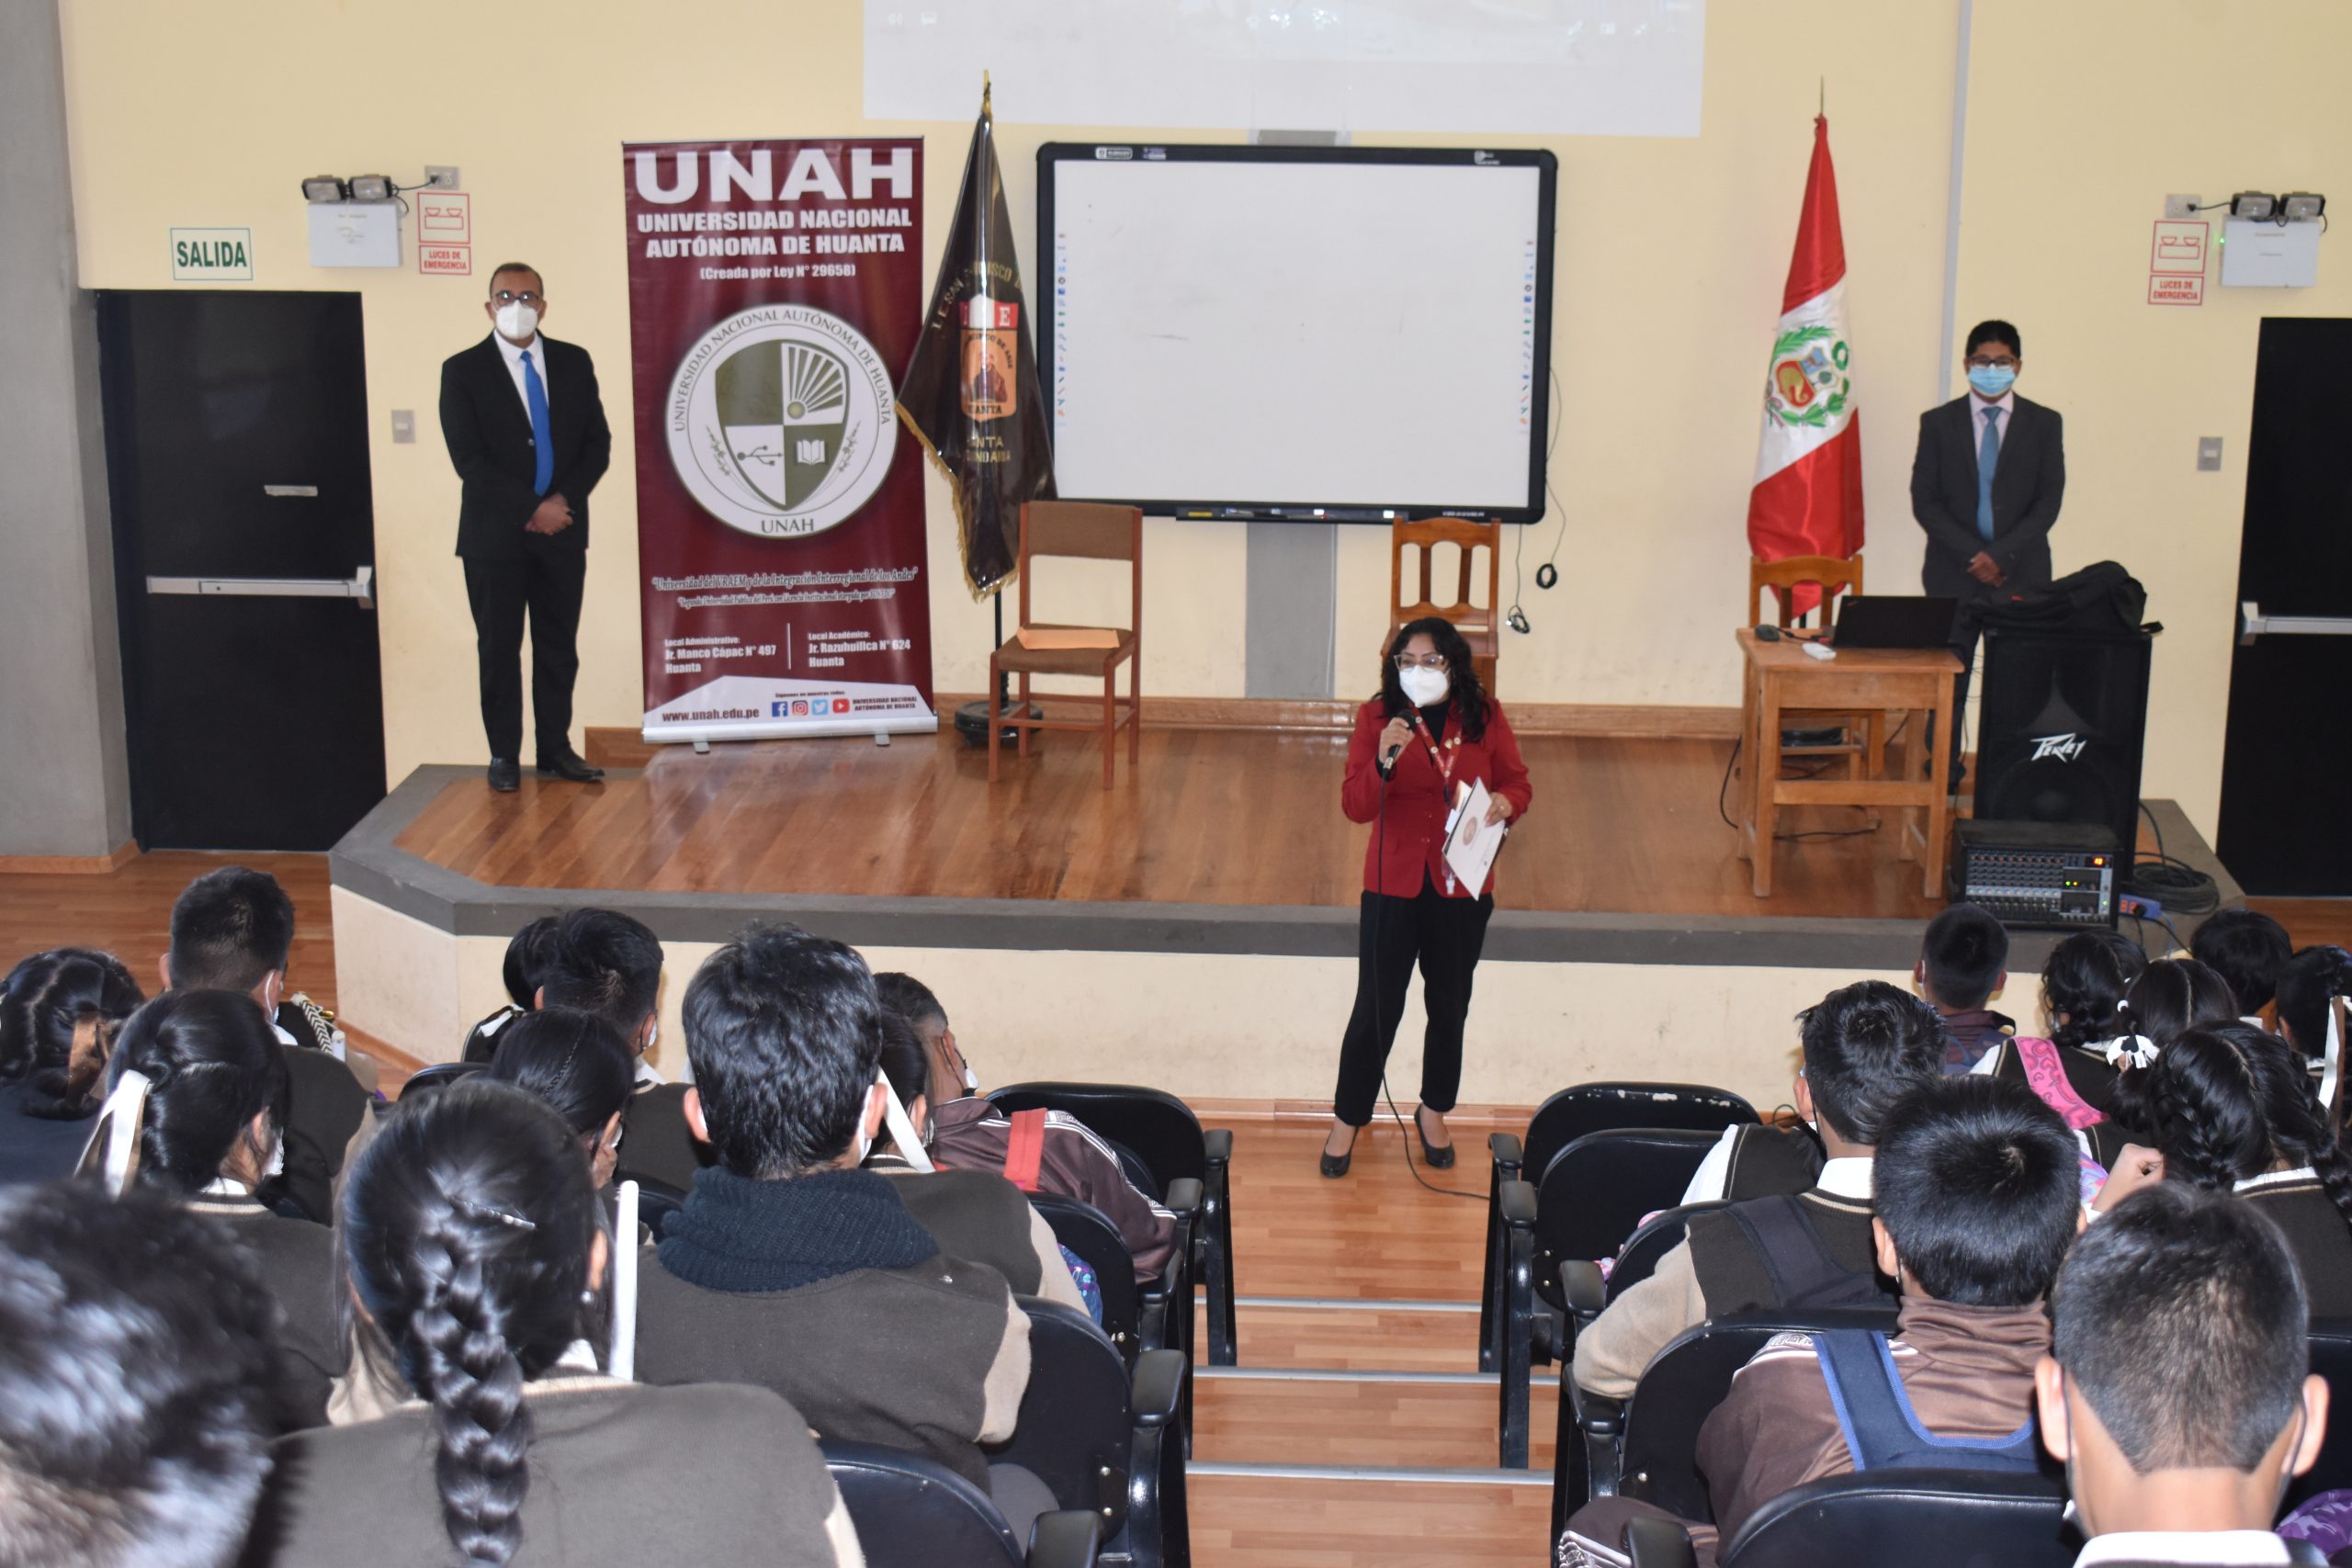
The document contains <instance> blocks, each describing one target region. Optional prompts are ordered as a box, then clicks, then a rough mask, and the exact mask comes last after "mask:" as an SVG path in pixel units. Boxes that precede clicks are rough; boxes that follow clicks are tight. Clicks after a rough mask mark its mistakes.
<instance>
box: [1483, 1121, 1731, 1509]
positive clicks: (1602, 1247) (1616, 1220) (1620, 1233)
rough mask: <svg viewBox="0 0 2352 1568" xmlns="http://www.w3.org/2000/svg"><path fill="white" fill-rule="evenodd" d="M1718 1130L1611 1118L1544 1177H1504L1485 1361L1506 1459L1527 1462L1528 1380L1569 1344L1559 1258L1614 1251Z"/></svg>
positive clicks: (1560, 1357)
mask: <svg viewBox="0 0 2352 1568" xmlns="http://www.w3.org/2000/svg"><path fill="white" fill-rule="evenodd" d="M1721 1135H1722V1134H1721V1133H1720V1131H1715V1132H1700V1131H1695V1130H1692V1129H1687V1128H1679V1127H1611V1128H1605V1129H1603V1130H1602V1131H1600V1132H1598V1133H1587V1134H1585V1135H1584V1136H1583V1137H1580V1138H1578V1139H1577V1141H1576V1142H1574V1143H1572V1144H1570V1145H1568V1146H1567V1147H1566V1148H1564V1149H1562V1150H1561V1151H1560V1152H1559V1153H1558V1154H1556V1155H1555V1156H1553V1157H1552V1163H1551V1165H1550V1166H1549V1167H1548V1168H1546V1169H1545V1170H1544V1178H1543V1181H1542V1183H1541V1184H1540V1185H1531V1184H1530V1183H1528V1182H1524V1181H1507V1182H1505V1183H1504V1184H1503V1187H1502V1195H1501V1201H1500V1203H1499V1204H1498V1208H1499V1211H1500V1213H1501V1215H1502V1224H1503V1236H1504V1243H1503V1255H1504V1264H1503V1276H1502V1287H1503V1298H1502V1302H1501V1304H1500V1306H1499V1307H1498V1310H1497V1312H1496V1314H1495V1318H1494V1333H1495V1343H1494V1345H1493V1346H1492V1347H1491V1349H1492V1354H1491V1357H1489V1356H1487V1355H1484V1354H1482V1355H1481V1357H1480V1359H1481V1360H1482V1361H1486V1360H1491V1363H1492V1365H1493V1368H1494V1370H1495V1371H1497V1372H1498V1373H1499V1374H1500V1380H1501V1381H1500V1388H1499V1391H1498V1398H1499V1400H1500V1406H1501V1427H1502V1461H1501V1462H1502V1463H1503V1464H1504V1465H1505V1466H1506V1467H1509V1468H1514V1469H1516V1468H1523V1467H1524V1466H1525V1465H1526V1463H1527V1445H1528V1382H1529V1377H1530V1371H1531V1369H1532V1367H1534V1366H1536V1365H1538V1364H1541V1363H1544V1362H1547V1361H1557V1362H1558V1363H1559V1364H1560V1365H1561V1366H1563V1367H1565V1366H1566V1365H1567V1364H1568V1359H1569V1356H1570V1355H1571V1354H1572V1353H1573V1351H1574V1349H1575V1339H1574V1337H1573V1335H1572V1333H1571V1325H1570V1323H1569V1320H1568V1316H1567V1309H1568V1301H1567V1297H1566V1293H1565V1291H1564V1287H1563V1285H1562V1282H1561V1278H1560V1275H1561V1269H1560V1266H1561V1265H1562V1264H1563V1263H1565V1262H1567V1261H1569V1260H1572V1259H1579V1260H1584V1261H1588V1262H1589V1261H1590V1260H1591V1259H1593V1258H1608V1257H1611V1256H1613V1255H1614V1254H1615V1253H1616V1251H1617V1248H1618V1247H1619V1246H1620V1245H1621V1244H1622V1243H1623V1241H1624V1240H1625V1238H1626V1237H1627V1236H1629V1235H1633V1234H1634V1231H1635V1230H1636V1229H1637V1228H1638V1227H1639V1226H1640V1225H1641V1223H1642V1221H1643V1219H1644V1218H1645V1216H1646V1215H1648V1214H1650V1213H1654V1212H1656V1211H1658V1210H1662V1209H1670V1208H1672V1207H1674V1206H1675V1204H1676V1201H1678V1200H1679V1199H1680V1198H1681V1196H1682V1193H1683V1190H1685V1189H1686V1188H1688V1187H1689V1186H1690V1185H1691V1177H1692V1176H1693V1175H1695V1174H1696V1173H1697V1171H1698V1169H1699V1162H1700V1161H1702V1160H1703V1159H1705V1158H1706V1157H1707V1151H1708V1150H1709V1149H1711V1148H1713V1147H1714V1145H1715V1143H1716V1141H1717V1139H1718V1138H1720V1137H1721Z"/></svg>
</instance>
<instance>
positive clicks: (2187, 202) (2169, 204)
mask: <svg viewBox="0 0 2352 1568" xmlns="http://www.w3.org/2000/svg"><path fill="white" fill-rule="evenodd" d="M2200 205H2201V204H2200V203H2199V201H2198V199H2197V198H2196V197H2193V196H2168V197H2165V217H2166V218H2194V217H2196V216H2197V209H2198V208H2199V206H2200Z"/></svg>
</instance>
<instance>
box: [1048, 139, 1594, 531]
mask: <svg viewBox="0 0 2352 1568" xmlns="http://www.w3.org/2000/svg"><path fill="white" fill-rule="evenodd" d="M1557 181H1558V163H1557V160H1556V159H1555V157H1554V156H1553V154H1552V153H1550V152H1543V151H1532V150H1515V151H1509V152H1505V151H1472V150H1468V149H1461V150H1456V149H1435V148H1374V147H1243V146H1204V147H1188V146H1166V147H1159V146H1142V145H1136V146H1103V145H1097V144H1093V143H1083V144H1081V143H1076V142H1047V143H1046V145H1045V146H1043V147H1041V148H1039V149H1038V152H1037V254H1038V256H1039V258H1040V265H1042V266H1043V267H1044V268H1045V270H1046V274H1047V278H1048V285H1047V287H1046V288H1045V289H1042V290H1039V291H1038V292H1037V293H1036V294H1035V295H1033V296H1032V298H1042V299H1043V300H1044V303H1045V308H1044V309H1043V310H1041V311H1039V312H1038V313H1037V317H1036V323H1035V324H1036V330H1037V361H1038V367H1039V370H1040V372H1041V374H1042V376H1043V378H1044V381H1045V395H1046V410H1047V418H1048V420H1049V422H1050V425H1051V428H1052V431H1053V438H1054V457H1055V481H1056V487H1057V493H1058V494H1060V495H1061V496H1062V497H1063V498H1064V499H1066V500H1072V501H1105V502H1120V503H1124V504H1129V505H1136V506H1140V507H1142V508H1143V509H1144V510H1145V511H1147V512H1150V513H1161V514H1169V515H1173V516H1178V517H1213V518H1234V519H1284V518H1295V519H1319V520H1325V521H1333V520H1337V521H1364V522H1380V521H1385V520H1388V519H1391V518H1396V517H1404V516H1435V515H1440V514H1443V515H1448V516H1459V517H1476V518H1491V519H1495V520H1497V521H1500V522H1507V523H1532V522H1534V521H1535V520H1536V519H1537V518H1539V517H1541V516H1542V515H1543V513H1544V459H1545V456H1546V454H1545V451H1544V433H1545V431H1546V430H1547V429H1548V428H1549V410H1550V397H1549V392H1550V376H1551V344H1552V265H1553V232H1552V229H1553V214H1554V210H1555V201H1556V194H1557V192H1556V186H1557Z"/></svg>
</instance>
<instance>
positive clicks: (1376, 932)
mask: <svg viewBox="0 0 2352 1568" xmlns="http://www.w3.org/2000/svg"><path fill="white" fill-rule="evenodd" d="M1411 744H1412V742H1411V741H1409V740H1408V741H1407V742H1406V745H1408V746H1409V745H1411ZM1404 760H1405V753H1404V750H1403V748H1401V747H1400V748H1399V749H1398V750H1397V757H1396V760H1395V761H1392V762H1391V763H1390V764H1389V766H1388V767H1386V768H1384V769H1382V770H1381V771H1380V805H1379V807H1377V808H1376V809H1375V810H1374V813H1373V818H1372V845H1373V849H1372V854H1373V880H1374V882H1379V883H1385V882H1386V881H1387V880H1388V785H1389V783H1390V781H1391V779H1392V778H1393V777H1394V776H1395V768H1396V763H1397V762H1401V761H1404ZM1421 874H1422V875H1423V876H1424V877H1426V876H1427V875H1428V874H1429V873H1428V871H1427V870H1426V869H1424V870H1423V871H1422V873H1421ZM1372 897H1373V905H1372V1033H1373V1038H1374V1039H1375V1040H1381V1041H1385V1042H1386V1048H1385V1049H1383V1050H1382V1052H1381V1053H1380V1098H1381V1099H1383V1100H1386V1101H1387V1102H1388V1119H1389V1120H1390V1121H1392V1122H1396V1123H1397V1132H1399V1133H1401V1134H1404V1135H1405V1145H1404V1147H1405V1168H1406V1169H1407V1170H1409V1171H1411V1172H1412V1173H1413V1179H1414V1180H1416V1181H1418V1182H1419V1183H1420V1184H1421V1185H1422V1186H1423V1187H1425V1188H1427V1189H1428V1190H1430V1191H1431V1192H1434V1193H1437V1194H1438V1195H1439V1196H1440V1197H1443V1198H1467V1199H1469V1200H1470V1201H1472V1202H1474V1203H1475V1202H1483V1201H1485V1200H1486V1197H1487V1194H1485V1193H1484V1192H1464V1191H1463V1190H1461V1189H1460V1188H1457V1187H1440V1186H1438V1185H1437V1184H1436V1183H1435V1182H1432V1181H1431V1180H1430V1179H1429V1178H1428V1177H1426V1176H1423V1175H1422V1174H1421V1165H1420V1162H1419V1160H1417V1159H1415V1158H1414V1157H1413V1140H1414V1139H1415V1138H1417V1137H1419V1135H1420V1127H1419V1122H1420V1114H1419V1111H1416V1112H1415V1113H1414V1117H1413V1120H1414V1123H1415V1124H1414V1125H1413V1126H1412V1127H1410V1128H1408V1127H1407V1126H1406V1125H1405V1114H1404V1112H1403V1111H1398V1110H1397V1094H1396V1091H1395V1090H1393V1089H1390V1088H1389V1087H1388V1053H1389V1051H1391V1050H1394V1049H1395V1048H1396V1040H1395V1039H1394V1038H1393V1037H1392V1036H1390V1035H1389V1033H1388V1032H1387V1030H1386V1029H1385V1028H1384V1027H1383V1025H1382V1021H1381V1007H1380V917H1381V913H1382V910H1383V908H1384V906H1383V904H1382V903H1381V900H1383V899H1385V898H1386V897H1388V895H1387V893H1386V892H1385V891H1384V890H1383V889H1381V888H1377V887H1375V888H1374V889H1373V894H1372ZM1408 979H1409V976H1408ZM1423 999H1424V1001H1426V999H1427V998H1423ZM1464 1022H1465V1023H1467V1022H1468V1020H1467V1019H1466V1018H1465V1019H1464ZM1403 1024H1404V1020H1402V1019H1399V1020H1397V1025H1398V1027H1400V1028H1401V1027H1403ZM1446 1131H1447V1132H1449V1133H1451V1132H1452V1131H1453V1129H1452V1128H1450V1127H1449V1128H1448V1129H1446ZM1354 1146H1355V1145H1353V1144H1350V1145H1349V1147H1350V1148H1351V1149H1352V1148H1353V1147H1354ZM1455 1157H1456V1158H1457V1159H1459V1158H1460V1157H1461V1156H1458V1155H1457V1156H1455Z"/></svg>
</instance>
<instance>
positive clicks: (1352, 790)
mask: <svg viewBox="0 0 2352 1568" xmlns="http://www.w3.org/2000/svg"><path fill="white" fill-rule="evenodd" d="M1388 718H1389V714H1388V707H1387V704H1386V703H1385V701H1384V700H1383V699H1382V698H1379V697H1374V698H1373V699H1372V701H1370V702H1368V703H1366V704H1364V705H1363V706H1362V707H1360V708H1358V709H1357V710H1356V728H1355V733H1354V734H1353V735H1352V736H1351V737H1349V739H1348V765H1347V772H1346V773H1345V774H1344V775H1342V777H1341V779H1340V810H1342V811H1344V812H1346V813H1347V817H1348V820H1349V821H1351V822H1372V821H1375V820H1377V821H1378V822H1379V824H1380V826H1379V828H1378V830H1376V831H1375V832H1374V834H1373V836H1372V841H1371V843H1369V844H1367V845H1366V846H1365V847H1364V854H1363V885H1364V890H1365V891H1366V892H1370V893H1385V894H1388V895H1390V896H1391V897H1397V898H1412V897H1418V896H1419V893H1420V891H1421V884H1422V881H1423V879H1424V878H1426V879H1427V880H1428V883H1429V885H1430V886H1432V887H1434V888H1436V889H1437V890H1438V891H1439V892H1440V893H1445V891H1446V868H1445V818H1446V813H1447V812H1448V811H1449V810H1450V809H1451V808H1452V804H1453V803H1452V797H1451V795H1450V793H1449V791H1450V790H1451V789H1452V787H1453V785H1454V784H1468V783H1469V782H1470V781H1472V780H1473V779H1479V780H1483V781H1485V783H1486V785H1487V791H1488V793H1490V794H1493V795H1501V796H1502V797H1503V798H1504V799H1506V800H1508V801H1510V825H1511V827H1512V829H1514V830H1516V829H1517V828H1518V826H1519V820H1520V818H1522V817H1524V816H1526V815H1527V807H1528V803H1529V802H1530V801H1532V799H1534V797H1535V792H1534V790H1533V789H1532V787H1531V786H1530V785H1529V784H1528V781H1527V763H1526V762H1525V761H1524V760H1522V759H1521V756H1520V754H1519V738H1518V737H1517V736H1515V735H1513V734H1512V733H1511V729H1510V720H1509V719H1507V718H1505V717H1504V716H1503V706H1502V704H1500V703H1498V702H1497V701H1495V700H1494V699H1493V698H1492V697H1488V698H1487V730H1486V733H1485V734H1484V735H1482V736H1480V737H1479V738H1478V739H1475V740H1473V739H1470V738H1469V737H1468V736H1466V735H1464V734H1463V733H1462V731H1461V728H1460V724H1461V716H1460V715H1458V714H1454V713H1449V714H1447V716H1446V725H1445V731H1444V733H1443V734H1442V735H1439V736H1437V737H1436V739H1437V748H1438V752H1439V754H1440V755H1441V756H1443V757H1447V758H1450V759H1451V760H1452V762H1453V780H1452V784H1449V783H1448V782H1447V780H1446V777H1445V775H1444V773H1443V772H1442V770H1441V768H1440V767H1439V765H1438V764H1437V763H1435V762H1433V761H1430V748H1429V746H1428V745H1427V744H1426V743H1425V742H1424V741H1423V739H1422V736H1421V732H1420V731H1418V730H1417V731H1416V732H1415V733H1414V735H1413V737H1412V739H1409V740H1408V741H1406V742H1405V750H1402V751H1401V752H1399V753H1397V765H1396V767H1395V768H1394V769H1393V770H1391V772H1390V775H1389V778H1388V781H1387V787H1388V795H1387V802H1386V805H1385V807H1384V806H1383V804H1382V800H1381V778H1380V732H1381V731H1382V730H1383V729H1385V728H1387V726H1388ZM1454 742H1458V744H1454ZM1502 867H1503V862H1502V861H1500V860H1498V861H1497V862H1496V863H1495V868H1494V870H1493V872H1492V873H1490V874H1488V876H1487V886H1486V888H1484V889H1482V891H1485V892H1492V891H1493V890H1494V883H1495V879H1496V878H1497V877H1498V876H1500V875H1501V874H1502ZM1447 897H1455V898H1467V897H1470V890H1469V889H1468V888H1467V887H1464V886H1461V885H1460V884H1458V883H1457V884H1456V885H1455V886H1454V888H1453V892H1452V893H1451V894H1448V895H1447Z"/></svg>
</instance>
